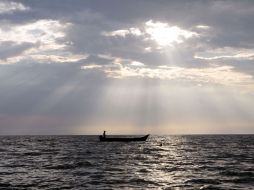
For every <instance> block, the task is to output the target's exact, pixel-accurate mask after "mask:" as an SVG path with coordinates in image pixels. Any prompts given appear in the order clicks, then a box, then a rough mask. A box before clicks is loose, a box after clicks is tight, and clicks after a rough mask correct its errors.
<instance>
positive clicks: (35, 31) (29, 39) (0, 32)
mask: <svg viewBox="0 0 254 190" xmlns="http://www.w3.org/2000/svg"><path fill="white" fill-rule="evenodd" d="M70 25H71V24H70V23H61V22H60V21H58V20H38V21H35V22H31V23H26V24H20V25H19V24H11V23H5V24H4V25H3V26H2V27H1V28H0V42H1V43H2V44H3V43H5V44H8V43H9V44H11V46H12V47H9V49H10V48H12V49H18V47H20V46H21V44H30V48H29V49H26V50H24V51H22V52H20V54H18V55H16V56H10V57H8V56H7V54H5V58H4V59H2V60H1V61H0V64H13V63H18V62H22V61H25V62H27V61H28V62H33V61H34V62H39V63H49V62H56V63H62V62H77V61H79V60H81V59H85V58H86V57H87V55H86V54H85V53H84V54H73V53H71V52H69V51H68V50H67V47H68V45H69V43H71V42H68V41H65V40H63V39H64V37H65V30H67V28H68V27H70Z"/></svg>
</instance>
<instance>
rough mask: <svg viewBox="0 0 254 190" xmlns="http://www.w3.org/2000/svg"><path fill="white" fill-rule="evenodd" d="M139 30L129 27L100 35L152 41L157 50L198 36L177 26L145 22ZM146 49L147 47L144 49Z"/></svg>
mask: <svg viewBox="0 0 254 190" xmlns="http://www.w3.org/2000/svg"><path fill="white" fill-rule="evenodd" d="M143 25H144V26H143V27H141V28H138V27H131V28H129V29H119V30H115V31H111V32H103V33H102V35H104V36H109V37H116V36H119V37H123V38H125V37H126V36H127V35H133V36H137V37H141V38H143V40H152V41H155V42H156V43H157V44H158V47H159V48H163V47H165V46H173V45H174V44H175V43H177V44H179V43H183V42H184V41H185V40H186V39H189V38H193V37H197V36H199V35H198V33H196V32H192V31H188V30H184V29H181V28H180V27H178V26H170V25H169V24H168V23H164V22H154V21H153V20H149V21H146V22H145V23H144V24H143ZM146 49H147V47H146Z"/></svg>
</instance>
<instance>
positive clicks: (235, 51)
mask: <svg viewBox="0 0 254 190" xmlns="http://www.w3.org/2000/svg"><path fill="white" fill-rule="evenodd" d="M194 58H196V59H204V60H219V59H222V60H225V59H229V60H233V59H236V60H254V49H245V48H232V47H224V48H217V49H212V50H206V51H204V52H197V53H196V54H195V55H194Z"/></svg>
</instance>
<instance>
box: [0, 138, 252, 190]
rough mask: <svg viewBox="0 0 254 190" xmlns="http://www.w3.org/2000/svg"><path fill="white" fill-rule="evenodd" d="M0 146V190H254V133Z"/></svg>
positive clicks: (5, 141) (0, 141) (18, 141)
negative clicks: (142, 140)
mask: <svg viewBox="0 0 254 190" xmlns="http://www.w3.org/2000/svg"><path fill="white" fill-rule="evenodd" d="M161 142H162V143H163V145H162V146H160V143H161ZM0 145H1V146H0V189H121V188H122V189H244V190H246V189H254V135H238V136H234V135H225V136H222V135H220V136H151V137H150V138H149V139H148V141H147V142H131V143H117V142H112V143H107V142H98V140H97V137H95V136H5V137H0Z"/></svg>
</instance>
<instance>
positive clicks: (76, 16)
mask: <svg viewBox="0 0 254 190" xmlns="http://www.w3.org/2000/svg"><path fill="white" fill-rule="evenodd" d="M253 18H254V1H252V0H241V1H238V0H224V1H223V0H181V1H179V0H156V1H154V0H128V1H126V0H103V1H101V0H85V1H84V0H43V1H41V0H20V1H12V0H8V1H7V0H0V134H1V135H50V134H54V135H57V134H59V135H61V134H80V135H83V134H84V135H85V134H101V133H102V132H103V130H106V131H107V133H108V134H146V133H150V134H253V133H254V99H253V97H254V32H253V31H254V19H253Z"/></svg>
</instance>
